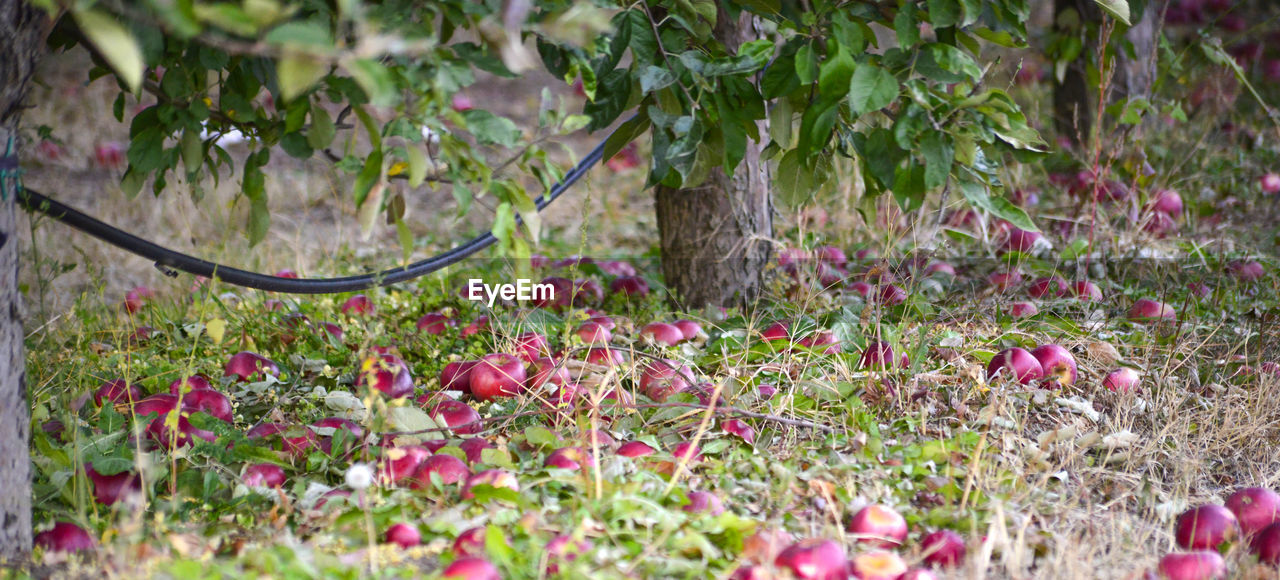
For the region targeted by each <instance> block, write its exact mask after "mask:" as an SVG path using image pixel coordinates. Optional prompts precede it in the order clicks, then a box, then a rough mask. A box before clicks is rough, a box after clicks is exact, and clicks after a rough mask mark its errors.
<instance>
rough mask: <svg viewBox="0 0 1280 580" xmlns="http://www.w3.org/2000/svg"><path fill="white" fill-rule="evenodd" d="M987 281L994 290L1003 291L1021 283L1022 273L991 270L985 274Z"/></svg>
mask: <svg viewBox="0 0 1280 580" xmlns="http://www.w3.org/2000/svg"><path fill="white" fill-rule="evenodd" d="M987 283H989V284H991V285H992V286H993V287H995V289H996V291H998V292H1005V291H1007V290H1009V289H1010V288H1012V287H1014V286H1017V285H1018V284H1021V283H1022V273H1020V272H1018V271H1011V272H992V273H991V275H989V276H987Z"/></svg>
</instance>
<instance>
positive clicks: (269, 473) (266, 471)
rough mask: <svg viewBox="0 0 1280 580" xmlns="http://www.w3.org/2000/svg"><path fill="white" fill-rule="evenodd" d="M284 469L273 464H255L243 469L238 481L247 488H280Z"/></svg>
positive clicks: (283, 477)
mask: <svg viewBox="0 0 1280 580" xmlns="http://www.w3.org/2000/svg"><path fill="white" fill-rule="evenodd" d="M284 479H285V476H284V469H282V468H281V467H280V466H279V465H276V464H274V463H255V464H253V465H250V466H248V467H246V468H244V475H242V476H241V477H240V480H241V481H243V482H244V484H245V485H247V486H249V487H280V486H282V485H284Z"/></svg>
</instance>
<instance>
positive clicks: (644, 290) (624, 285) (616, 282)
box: [609, 276, 649, 298]
mask: <svg viewBox="0 0 1280 580" xmlns="http://www.w3.org/2000/svg"><path fill="white" fill-rule="evenodd" d="M609 292H610V293H612V294H617V295H621V296H623V297H625V298H644V297H646V296H648V295H649V283H648V282H645V281H644V278H641V277H640V276H618V277H617V278H614V279H613V281H612V282H609Z"/></svg>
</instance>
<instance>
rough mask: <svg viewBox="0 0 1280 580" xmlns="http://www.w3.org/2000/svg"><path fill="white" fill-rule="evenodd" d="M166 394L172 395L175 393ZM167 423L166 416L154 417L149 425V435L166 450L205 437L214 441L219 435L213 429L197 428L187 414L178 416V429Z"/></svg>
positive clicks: (186, 444)
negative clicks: (173, 429)
mask: <svg viewBox="0 0 1280 580" xmlns="http://www.w3.org/2000/svg"><path fill="white" fill-rule="evenodd" d="M152 396H156V395H152ZM166 396H169V397H172V396H173V395H166ZM165 423H166V420H165V417H164V416H160V417H157V418H155V419H152V420H151V423H149V424H148V425H147V436H148V437H150V438H151V440H152V441H155V442H156V443H158V444H159V445H160V446H161V447H162V448H164V449H166V450H173V449H175V448H178V447H186V446H188V445H191V444H192V443H193V442H194V441H195V440H196V439H203V440H205V441H214V440H216V439H217V435H216V434H214V433H213V432H212V431H207V430H204V429H197V428H196V427H195V426H194V425H192V424H191V421H190V420H188V419H187V418H186V417H185V416H181V415H179V416H178V429H177V431H170V430H169V428H168V427H167V426H166V425H165Z"/></svg>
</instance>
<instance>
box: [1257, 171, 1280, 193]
mask: <svg viewBox="0 0 1280 580" xmlns="http://www.w3.org/2000/svg"><path fill="white" fill-rule="evenodd" d="M1258 185H1259V186H1260V187H1262V191H1263V193H1280V173H1272V172H1268V173H1265V174H1263V175H1262V177H1259V178H1258Z"/></svg>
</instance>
